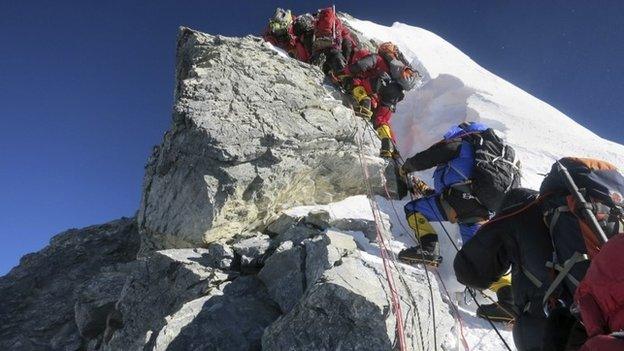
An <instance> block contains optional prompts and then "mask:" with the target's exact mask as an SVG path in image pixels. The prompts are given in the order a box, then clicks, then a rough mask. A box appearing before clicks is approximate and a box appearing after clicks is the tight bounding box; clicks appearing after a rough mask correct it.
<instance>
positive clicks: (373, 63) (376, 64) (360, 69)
mask: <svg viewBox="0 0 624 351" xmlns="http://www.w3.org/2000/svg"><path fill="white" fill-rule="evenodd" d="M345 73H347V74H349V75H351V76H353V77H354V78H359V79H370V78H377V77H379V76H380V75H382V74H383V73H387V74H390V67H389V66H388V63H387V62H386V60H384V58H383V57H382V56H381V55H379V54H370V55H367V56H365V57H363V58H361V59H359V60H357V61H356V62H354V63H353V64H351V65H349V66H348V67H347V69H346V72H345Z"/></svg>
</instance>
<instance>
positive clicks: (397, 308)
mask: <svg viewBox="0 0 624 351" xmlns="http://www.w3.org/2000/svg"><path fill="white" fill-rule="evenodd" d="M356 139H357V144H358V149H359V157H360V164H361V166H362V170H363V173H364V179H365V180H366V190H367V192H368V198H369V204H370V206H371V211H372V212H373V220H374V221H375V231H376V235H377V243H378V245H379V248H380V252H381V258H382V262H383V267H384V272H385V275H386V281H387V282H388V288H389V290H390V297H391V304H392V312H393V313H394V316H395V319H396V336H397V338H398V342H399V350H401V351H406V350H407V348H406V342H405V330H404V326H403V313H402V312H401V302H400V299H399V293H398V291H397V290H396V283H395V281H394V276H393V275H392V270H391V268H390V265H389V263H388V261H389V255H388V251H389V250H388V248H387V245H386V241H385V239H384V237H383V234H382V232H381V230H380V226H379V222H380V220H381V218H378V216H379V214H378V213H377V211H378V210H379V209H378V208H377V209H376V208H375V204H374V202H373V190H372V186H371V181H370V175H369V173H368V165H367V163H366V160H365V157H364V151H363V146H362V140H361V139H360V138H359V137H356ZM376 210H377V211H376Z"/></svg>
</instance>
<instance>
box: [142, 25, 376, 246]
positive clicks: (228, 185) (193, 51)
mask: <svg viewBox="0 0 624 351" xmlns="http://www.w3.org/2000/svg"><path fill="white" fill-rule="evenodd" d="M176 74H177V77H176V79H177V85H176V92H175V108H174V118H173V126H172V129H171V130H170V131H169V132H167V134H166V135H165V138H164V141H163V143H162V144H161V145H160V146H158V147H156V148H155V150H154V153H153V155H152V156H151V157H150V159H149V161H148V164H147V169H146V174H145V179H144V190H143V198H142V203H141V207H140V211H139V215H138V223H139V227H140V230H141V233H142V234H143V237H142V239H143V243H142V251H149V250H154V249H163V248H172V247H196V246H199V245H202V244H204V243H206V242H212V241H215V240H218V239H220V238H229V237H231V236H232V235H233V234H235V233H240V232H243V231H250V230H254V229H257V228H259V227H262V224H263V221H264V220H265V219H266V218H268V217H269V216H271V215H272V214H274V213H277V212H279V210H281V209H285V208H288V207H292V206H294V205H297V204H308V203H310V204H311V203H327V202H329V201H335V200H339V199H342V198H344V197H345V196H348V195H354V194H360V193H364V192H365V189H364V183H363V182H362V181H361V179H362V174H361V168H360V160H359V157H358V154H359V153H358V143H357V142H356V136H358V135H360V136H362V135H364V136H365V137H363V138H361V139H362V140H364V145H363V147H364V150H363V152H364V154H365V155H367V162H368V163H369V165H370V166H371V170H370V174H371V175H373V176H377V175H378V174H379V171H380V170H382V169H383V168H384V167H385V163H384V162H383V161H382V160H381V159H379V158H377V157H375V156H374V155H376V154H377V152H378V146H377V145H373V143H377V141H376V140H375V138H374V137H373V138H371V137H370V136H368V135H365V134H362V133H367V132H368V131H369V130H370V128H369V127H367V126H366V125H365V122H364V121H363V120H361V119H358V118H356V117H354V115H353V113H352V111H351V110H349V109H348V108H346V107H344V106H343V105H342V104H341V103H340V102H339V101H337V100H334V99H331V98H330V93H331V89H330V88H327V87H326V86H324V85H323V75H322V73H321V72H320V70H319V69H317V68H315V67H313V66H310V65H307V64H304V63H301V62H298V61H296V60H292V59H288V58H285V57H282V56H280V55H279V54H278V53H277V52H276V51H274V50H272V49H271V48H269V47H268V46H267V44H264V43H263V41H262V40H260V39H259V38H254V37H246V38H237V39H234V38H225V37H219V36H216V37H215V36H210V35H207V34H203V33H199V32H195V31H192V30H190V29H187V28H182V29H181V31H180V34H179V38H178V49H177V67H176ZM366 128H368V129H366ZM358 130H359V134H358V133H356V131H358ZM377 183H378V182H377ZM377 183H376V184H377Z"/></svg>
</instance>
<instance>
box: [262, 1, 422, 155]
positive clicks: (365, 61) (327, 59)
mask: <svg viewBox="0 0 624 351" xmlns="http://www.w3.org/2000/svg"><path fill="white" fill-rule="evenodd" d="M263 37H264V39H265V40H266V41H268V42H269V43H271V44H273V45H274V46H276V47H278V48H281V49H283V50H284V51H286V52H287V53H288V54H289V55H290V56H291V57H293V58H296V59H298V60H300V61H303V62H308V63H311V64H314V65H318V66H320V67H321V68H322V70H323V72H324V73H325V74H326V75H327V76H328V77H329V78H330V79H331V81H332V82H333V83H334V84H335V85H336V86H337V87H339V88H340V89H341V90H342V91H344V92H346V93H347V94H348V95H349V96H351V97H352V98H353V100H354V106H353V109H354V111H355V113H356V114H357V115H358V116H361V117H364V118H366V119H370V120H371V121H372V123H373V127H374V128H375V130H376V131H377V135H378V136H379V138H380V139H381V150H380V156H381V157H384V158H392V157H397V156H398V152H397V150H396V149H395V148H394V143H395V140H394V134H393V133H392V129H391V128H390V119H391V118H392V113H393V112H394V111H395V110H396V105H397V103H399V102H400V101H401V100H403V98H404V96H405V95H404V92H405V91H409V90H411V89H413V88H414V86H415V85H416V83H417V82H418V80H419V79H420V74H419V73H418V71H416V70H415V69H414V68H413V67H412V66H411V65H410V63H409V62H408V61H407V60H406V59H405V56H404V55H403V54H402V53H401V52H400V50H399V48H398V47H397V46H396V45H394V44H393V43H390V42H388V43H383V44H381V45H379V47H378V50H377V53H371V52H370V51H369V50H367V49H366V48H363V47H362V46H361V45H360V43H359V42H357V40H355V38H354V37H353V36H352V35H351V32H350V31H349V29H348V28H347V27H346V26H345V25H344V24H343V23H342V21H340V19H339V18H338V15H337V13H336V9H335V8H334V7H328V8H325V9H321V10H319V11H318V12H317V13H316V14H315V15H314V16H313V15H311V14H303V15H300V16H295V15H293V14H292V13H291V12H290V10H284V9H281V8H278V9H277V10H276V11H275V14H274V15H273V17H272V18H271V19H270V21H269V26H268V28H267V29H266V30H265V33H264V35H263Z"/></svg>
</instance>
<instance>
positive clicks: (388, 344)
mask: <svg viewBox="0 0 624 351" xmlns="http://www.w3.org/2000/svg"><path fill="white" fill-rule="evenodd" d="M177 54H178V57H177V58H178V63H177V68H176V72H177V86H176V94H175V95H176V97H175V99H176V105H175V109H174V118H173V126H172V129H171V130H170V131H169V132H167V134H166V135H165V138H164V141H163V143H162V144H161V145H160V146H158V147H156V148H155V150H154V153H153V155H152V156H151V157H150V159H149V160H148V163H147V167H146V175H145V179H144V192H143V198H142V202H141V207H140V210H139V214H138V217H137V220H136V221H135V220H134V219H122V220H119V221H114V222H111V223H107V224H104V225H101V226H94V227H89V228H85V229H82V230H70V231H68V232H66V233H63V234H61V235H59V236H57V237H55V238H53V239H52V241H51V243H50V246H49V247H47V248H45V249H44V250H42V251H41V252H39V253H36V254H32V255H28V256H25V257H24V258H23V259H22V262H21V263H20V266H19V267H17V268H15V269H14V270H12V271H11V272H10V273H9V274H8V275H7V276H5V277H3V278H0V296H2V299H0V349H10V350H81V351H82V350H102V351H115V350H163V351H164V350H167V351H172V350H173V351H175V350H241V351H242V350H260V349H263V350H335V349H342V350H352V349H361V350H392V349H393V348H394V346H395V344H396V335H395V319H394V318H395V317H394V316H393V314H392V313H391V309H392V308H391V306H390V302H389V300H390V299H389V294H390V291H389V288H388V284H387V282H386V281H385V273H384V270H383V267H382V263H381V261H380V258H379V257H377V256H374V255H372V254H368V253H364V252H362V251H360V250H359V249H358V248H367V249H370V248H372V247H373V246H371V244H370V242H369V241H373V240H374V237H375V235H376V234H377V227H376V225H375V223H374V222H373V221H372V220H370V216H368V217H367V216H366V215H362V216H358V215H357V212H358V211H359V212H363V211H364V208H359V209H357V210H354V211H349V212H350V213H349V214H347V215H346V216H338V217H337V216H335V213H334V212H332V211H331V208H330V206H325V207H323V208H319V207H315V208H314V209H311V210H310V211H307V212H306V211H302V210H301V208H298V209H297V211H296V214H293V213H289V212H288V211H282V210H284V209H288V208H290V207H292V206H294V205H300V204H312V203H314V204H319V203H327V202H330V201H336V200H340V199H342V198H344V197H347V196H348V195H354V194H362V193H365V192H366V189H365V182H364V181H363V179H362V173H361V172H362V169H361V164H360V153H361V152H362V153H363V158H364V160H365V163H366V164H367V167H368V173H369V174H370V175H371V176H372V177H373V178H374V179H373V184H381V181H380V180H381V176H380V175H381V173H382V172H384V171H387V168H386V164H385V163H384V162H383V161H382V160H381V159H379V158H377V157H376V156H375V155H376V154H377V151H378V146H379V145H375V143H376V142H377V141H376V139H375V137H374V136H373V135H367V134H368V132H369V131H370V128H369V126H367V125H366V124H365V122H363V121H362V120H360V119H356V118H355V117H354V116H353V114H352V112H351V111H350V110H349V109H347V108H345V107H344V106H343V105H342V104H341V102H340V101H338V100H336V99H333V98H332V96H331V94H332V93H333V92H332V90H331V88H328V87H324V86H323V84H322V83H323V77H322V74H321V72H320V71H319V70H318V69H316V68H314V67H311V66H309V65H306V64H303V63H300V62H297V61H295V60H291V59H288V58H285V57H283V56H281V55H280V54H278V53H277V52H276V51H275V50H273V49H271V48H269V47H268V46H267V45H266V44H264V43H263V42H262V41H261V40H259V39H258V38H254V37H246V38H238V39H237V38H224V37H215V36H210V35H207V34H203V33H199V32H195V31H192V30H190V29H187V28H183V29H182V30H181V32H180V36H179V42H178V53H177ZM360 137H361V138H362V140H364V141H363V143H361V142H360V141H359V140H360V139H359V138H360ZM379 190H381V188H380V189H379ZM382 193H383V191H382ZM350 199H352V198H350ZM346 201H349V199H348V200H346ZM367 218H368V219H367ZM380 220H381V221H382V222H383V227H384V228H389V227H390V223H389V219H388V218H387V216H382V218H381V219H380ZM354 237H357V244H356V241H355V240H354ZM371 252H374V249H372V250H371ZM137 256H138V257H137ZM399 269H400V267H399ZM425 274H427V273H426V271H424V270H414V269H411V270H410V271H409V272H405V271H404V272H402V273H401V276H400V284H398V287H397V289H398V290H399V293H400V294H401V296H402V297H403V298H402V299H401V304H402V307H403V313H404V316H403V317H404V320H405V322H406V326H407V328H406V334H407V339H408V344H409V345H408V346H409V347H410V348H411V349H433V348H434V347H433V340H432V334H431V332H430V331H429V330H426V329H427V326H428V325H429V323H428V322H429V321H428V320H427V316H428V312H429V309H430V307H429V306H430V302H431V298H432V297H431V296H430V294H429V287H428V286H427V284H426V275H425ZM397 279H399V278H397ZM433 290H434V291H437V286H436V282H435V280H433ZM433 299H434V301H435V308H436V315H437V316H438V319H437V320H436V322H437V329H438V333H439V336H440V335H445V334H448V333H450V331H451V328H452V325H453V320H452V318H451V317H450V314H449V311H448V308H447V307H446V305H445V304H444V303H443V302H442V301H441V298H440V296H439V294H437V293H436V294H434V295H433ZM420 327H423V328H425V331H424V332H423V331H422V330H420ZM446 339H447V340H448V339H449V338H446Z"/></svg>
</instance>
